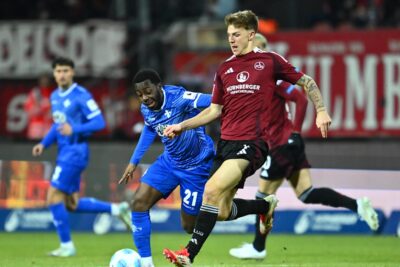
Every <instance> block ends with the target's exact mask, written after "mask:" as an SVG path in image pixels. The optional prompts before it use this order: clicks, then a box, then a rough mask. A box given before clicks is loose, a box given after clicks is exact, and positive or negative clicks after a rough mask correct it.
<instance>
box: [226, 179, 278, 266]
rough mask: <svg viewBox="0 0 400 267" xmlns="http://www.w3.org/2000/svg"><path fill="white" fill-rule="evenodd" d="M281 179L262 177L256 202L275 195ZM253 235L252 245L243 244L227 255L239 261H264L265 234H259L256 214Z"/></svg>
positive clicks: (265, 253) (258, 218)
mask: <svg viewBox="0 0 400 267" xmlns="http://www.w3.org/2000/svg"><path fill="white" fill-rule="evenodd" d="M282 182H283V178H280V179H276V180H275V179H274V180H266V179H265V178H263V177H260V179H259V186H258V191H257V193H256V199H257V200H263V199H265V198H266V197H267V196H269V195H272V194H275V193H276V191H277V189H278V188H279V187H280V186H281V184H282ZM255 229H256V230H255V233H254V240H253V243H244V244H243V245H242V246H240V247H238V248H232V249H230V250H229V254H230V255H231V256H233V257H235V258H239V259H264V258H265V257H266V255H267V251H266V249H265V246H266V239H267V234H262V233H261V232H260V215H258V214H257V216H256V221H255Z"/></svg>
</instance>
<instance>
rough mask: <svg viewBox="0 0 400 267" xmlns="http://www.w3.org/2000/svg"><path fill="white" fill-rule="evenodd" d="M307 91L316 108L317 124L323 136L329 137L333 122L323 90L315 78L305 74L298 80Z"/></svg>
mask: <svg viewBox="0 0 400 267" xmlns="http://www.w3.org/2000/svg"><path fill="white" fill-rule="evenodd" d="M296 84H297V85H300V86H302V87H303V88H304V90H305V91H306V93H307V95H308V97H309V98H310V99H311V102H312V103H313V104H314V107H315V110H316V112H317V119H316V124H317V127H318V128H319V129H320V130H321V134H322V137H324V138H326V137H328V127H329V125H330V124H331V118H330V116H329V114H328V112H327V111H326V107H325V105H324V101H323V99H322V95H321V91H320V90H319V88H318V85H317V83H316V82H315V81H314V79H313V78H311V77H310V76H308V75H306V74H304V75H303V76H302V77H301V78H300V79H299V80H298V81H297V82H296Z"/></svg>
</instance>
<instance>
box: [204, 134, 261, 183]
mask: <svg viewBox="0 0 400 267" xmlns="http://www.w3.org/2000/svg"><path fill="white" fill-rule="evenodd" d="M267 155H268V145H267V144H266V143H265V142H264V141H262V140H253V141H228V140H222V139H221V140H220V141H218V145H217V154H216V156H215V158H214V163H213V166H212V168H211V174H210V177H211V176H212V175H213V174H214V173H215V172H216V171H217V170H218V169H219V167H221V165H222V163H223V162H224V161H225V160H228V159H246V160H248V161H249V162H250V164H249V166H248V168H247V169H246V172H245V173H244V174H243V177H242V179H241V181H240V182H239V184H238V185H237V186H236V188H243V186H244V183H245V181H246V178H247V177H249V176H251V175H252V174H254V173H255V172H256V171H257V170H258V169H259V168H260V167H261V166H262V165H263V164H264V162H265V159H266V157H267Z"/></svg>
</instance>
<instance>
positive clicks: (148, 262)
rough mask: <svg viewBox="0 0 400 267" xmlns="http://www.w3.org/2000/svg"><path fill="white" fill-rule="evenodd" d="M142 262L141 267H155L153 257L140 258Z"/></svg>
mask: <svg viewBox="0 0 400 267" xmlns="http://www.w3.org/2000/svg"><path fill="white" fill-rule="evenodd" d="M140 258H141V259H140V261H141V263H142V265H141V266H154V263H153V257H151V256H150V257H140Z"/></svg>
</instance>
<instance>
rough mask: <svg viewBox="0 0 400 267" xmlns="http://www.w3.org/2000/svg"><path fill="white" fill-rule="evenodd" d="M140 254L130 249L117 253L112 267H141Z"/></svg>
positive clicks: (113, 256)
mask: <svg viewBox="0 0 400 267" xmlns="http://www.w3.org/2000/svg"><path fill="white" fill-rule="evenodd" d="M140 263H141V261H140V256H139V253H137V252H136V251H134V250H133V249H130V248H124V249H120V250H118V251H116V252H115V253H114V255H112V257H111V260H110V267H140V266H141V264H140Z"/></svg>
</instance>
